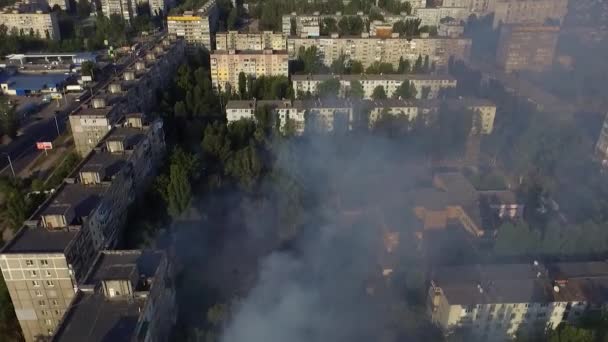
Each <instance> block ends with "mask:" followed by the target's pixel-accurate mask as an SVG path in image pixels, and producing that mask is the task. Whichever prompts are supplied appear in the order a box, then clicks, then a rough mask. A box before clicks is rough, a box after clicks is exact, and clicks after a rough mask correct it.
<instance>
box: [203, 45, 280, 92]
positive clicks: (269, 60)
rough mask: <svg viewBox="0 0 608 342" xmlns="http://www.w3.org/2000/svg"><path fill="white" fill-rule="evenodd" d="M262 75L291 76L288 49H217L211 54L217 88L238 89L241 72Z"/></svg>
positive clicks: (213, 77) (214, 83) (253, 75)
mask: <svg viewBox="0 0 608 342" xmlns="http://www.w3.org/2000/svg"><path fill="white" fill-rule="evenodd" d="M241 72H243V73H245V75H247V76H252V77H254V78H257V77H260V76H285V77H287V76H289V60H288V57H287V52H286V51H273V50H263V51H236V50H228V51H226V50H216V51H214V52H213V53H212V54H211V81H212V83H213V87H214V88H215V89H221V90H222V91H224V90H226V88H227V86H228V85H230V86H231V87H232V89H235V90H236V89H237V87H238V84H239V74H240V73H241Z"/></svg>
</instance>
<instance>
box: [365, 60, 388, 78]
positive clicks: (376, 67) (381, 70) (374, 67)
mask: <svg viewBox="0 0 608 342" xmlns="http://www.w3.org/2000/svg"><path fill="white" fill-rule="evenodd" d="M365 73H367V74H372V75H376V74H393V73H395V71H394V70H393V65H392V64H391V63H381V62H374V63H373V64H371V65H370V66H369V67H367V69H366V70H365Z"/></svg>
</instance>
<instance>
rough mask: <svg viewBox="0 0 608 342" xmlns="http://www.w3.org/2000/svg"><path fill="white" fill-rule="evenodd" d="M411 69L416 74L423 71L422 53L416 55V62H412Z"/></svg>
mask: <svg viewBox="0 0 608 342" xmlns="http://www.w3.org/2000/svg"><path fill="white" fill-rule="evenodd" d="M412 71H413V72H414V73H416V74H420V73H422V72H424V66H423V61H422V55H418V59H416V62H415V63H414V68H413V69H412Z"/></svg>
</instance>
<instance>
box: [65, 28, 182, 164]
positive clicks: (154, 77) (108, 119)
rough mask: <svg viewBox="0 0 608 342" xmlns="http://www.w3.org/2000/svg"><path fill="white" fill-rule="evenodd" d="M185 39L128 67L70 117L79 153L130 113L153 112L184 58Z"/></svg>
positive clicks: (162, 44) (166, 42)
mask: <svg viewBox="0 0 608 342" xmlns="http://www.w3.org/2000/svg"><path fill="white" fill-rule="evenodd" d="M184 47H185V42H184V41H183V40H182V39H177V40H172V39H169V38H166V39H163V40H162V41H161V42H159V43H158V44H156V45H155V46H154V47H152V48H150V49H149V50H148V51H146V52H145V53H144V55H143V57H141V58H139V59H137V60H135V61H134V62H133V63H132V64H130V65H129V66H127V67H126V68H125V69H124V71H123V72H122V74H120V75H118V76H116V77H114V78H113V79H112V80H111V81H110V83H109V84H108V85H107V87H106V88H104V89H102V90H101V91H99V93H97V94H96V95H95V97H94V98H93V99H92V100H91V101H90V102H88V103H85V104H83V105H82V106H81V107H80V108H79V109H78V110H77V111H75V112H73V113H71V114H70V116H69V121H70V127H71V131H72V136H73V138H74V145H75V147H76V151H77V152H78V153H79V154H80V155H81V156H85V155H87V154H88V153H89V152H90V151H91V150H92V149H93V148H94V147H95V146H96V145H97V144H98V143H99V141H100V139H101V138H102V137H104V136H105V135H106V134H107V133H108V132H109V131H110V130H111V129H112V127H113V125H114V124H115V123H116V122H118V121H119V120H120V119H121V118H122V117H123V116H124V115H125V114H126V113H130V112H145V113H147V112H150V111H152V110H154V109H155V105H156V103H157V99H156V90H157V89H162V88H163V87H165V86H167V85H168V84H169V82H170V80H171V78H172V77H173V73H174V71H175V70H176V69H177V67H178V65H179V63H180V62H181V60H183V56H184Z"/></svg>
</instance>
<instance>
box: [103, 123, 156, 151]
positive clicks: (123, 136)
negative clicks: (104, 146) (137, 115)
mask: <svg viewBox="0 0 608 342" xmlns="http://www.w3.org/2000/svg"><path fill="white" fill-rule="evenodd" d="M145 136H146V128H145V127H144V128H143V129H142V128H135V127H123V126H118V127H115V128H114V129H113V130H112V131H110V134H108V135H107V136H106V137H105V139H104V140H103V142H107V141H118V140H120V141H123V142H124V143H125V148H129V147H132V146H135V145H137V144H139V143H140V142H141V141H142V140H143V139H144V138H145Z"/></svg>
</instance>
